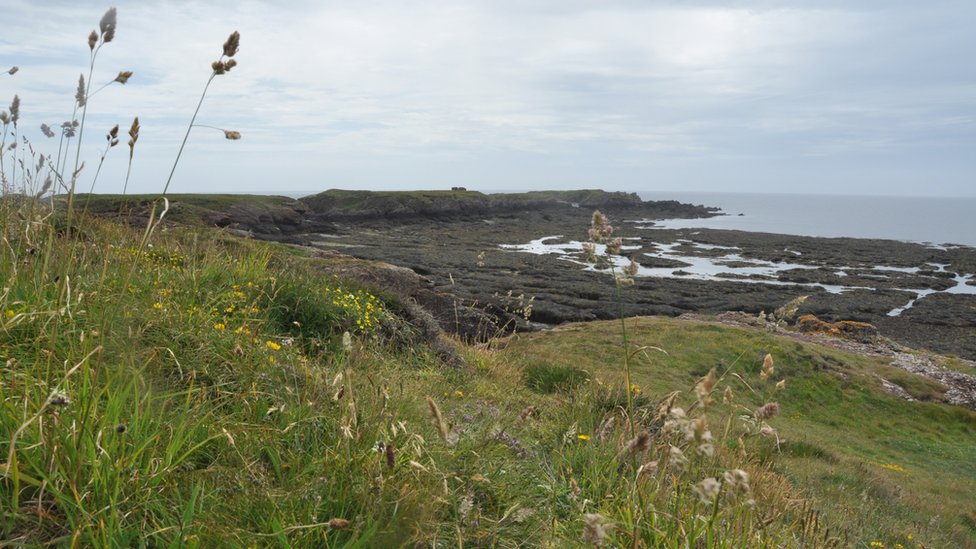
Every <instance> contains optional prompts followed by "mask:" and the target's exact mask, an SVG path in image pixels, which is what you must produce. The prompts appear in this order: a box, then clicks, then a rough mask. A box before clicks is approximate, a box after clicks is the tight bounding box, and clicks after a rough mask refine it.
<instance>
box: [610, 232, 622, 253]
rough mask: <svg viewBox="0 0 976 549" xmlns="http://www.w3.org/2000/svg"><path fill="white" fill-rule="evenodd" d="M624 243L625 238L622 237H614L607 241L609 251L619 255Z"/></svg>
mask: <svg viewBox="0 0 976 549" xmlns="http://www.w3.org/2000/svg"><path fill="white" fill-rule="evenodd" d="M623 245H624V240H623V239H622V238H620V237H619V236H618V237H614V238H611V239H610V240H608V241H607V253H608V254H613V255H617V254H619V253H620V249H621V248H622V247H623Z"/></svg>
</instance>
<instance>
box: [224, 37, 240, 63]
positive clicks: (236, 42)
mask: <svg viewBox="0 0 976 549" xmlns="http://www.w3.org/2000/svg"><path fill="white" fill-rule="evenodd" d="M240 46H241V33H239V32H237V31H234V32H232V33H230V36H228V37H227V41H226V42H224V55H226V56H227V57H234V54H235V53H237V50H238V49H240Z"/></svg>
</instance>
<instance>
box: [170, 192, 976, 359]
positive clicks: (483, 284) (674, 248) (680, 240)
mask: <svg viewBox="0 0 976 549" xmlns="http://www.w3.org/2000/svg"><path fill="white" fill-rule="evenodd" d="M175 202H176V204H175V206H176V208H175V209H176V210H177V213H181V212H180V208H183V212H182V213H184V214H186V213H187V212H188V211H191V212H192V214H193V216H195V217H196V218H199V219H200V220H202V221H203V222H204V223H205V224H208V225H217V226H221V227H226V228H227V229H228V230H231V231H233V232H234V233H236V234H240V235H246V236H252V237H256V238H261V239H267V240H274V241H279V242H283V243H288V244H295V245H303V246H309V247H313V248H317V249H320V250H326V251H330V252H333V253H341V254H345V255H349V256H353V257H356V258H360V259H366V260H372V261H382V262H385V263H390V264H393V265H396V266H399V267H405V268H408V269H410V270H412V271H414V272H415V273H417V274H418V275H420V277H421V279H422V280H423V284H424V285H425V292H429V293H428V294H425V296H426V297H425V298H424V299H425V300H426V301H427V302H429V303H435V302H436V303H439V307H440V308H441V309H450V310H454V312H451V311H448V310H442V311H440V313H438V312H437V311H434V315H435V317H438V320H439V321H440V322H441V324H443V325H444V328H445V329H447V330H448V331H454V332H457V333H461V334H462V335H464V336H467V337H470V338H477V337H483V336H484V335H492V334H491V333H490V332H491V331H493V330H497V329H500V326H503V325H505V324H506V323H508V324H511V323H513V322H519V323H520V324H521V325H522V327H523V328H532V327H539V326H547V325H555V324H560V323H565V322H573V321H586V320H595V319H609V318H616V317H618V316H619V315H621V314H622V315H625V316H639V315H666V316H679V315H682V314H686V313H703V314H718V313H722V312H725V311H741V312H745V313H748V314H757V313H759V312H761V311H767V312H769V311H773V310H775V309H776V308H778V307H780V306H782V305H783V304H784V303H786V302H788V301H790V300H791V299H794V298H796V297H798V296H801V295H808V296H809V299H807V300H806V302H805V303H804V304H803V306H802V307H801V308H800V310H799V311H798V315H803V314H814V315H816V316H817V317H819V318H822V319H824V320H826V321H832V322H833V321H839V320H855V321H861V322H868V323H871V324H873V325H875V326H876V327H877V328H878V329H879V331H880V333H881V335H883V336H886V337H889V338H891V339H893V340H895V341H897V342H899V343H902V344H905V345H908V346H911V347H914V348H922V349H928V350H931V351H935V352H939V353H943V354H952V355H957V356H959V357H962V358H967V359H976V285H974V284H976V282H974V280H973V276H972V275H973V274H976V248H969V247H952V246H950V247H934V246H926V245H922V244H916V243H908V242H900V241H892V240H871V239H854V238H815V237H802V236H789V235H778V234H768V233H751V232H742V231H727V230H710V229H674V230H671V229H657V228H654V225H653V222H654V220H659V219H668V218H694V217H707V216H711V215H714V214H715V212H716V210H717V209H716V208H707V207H705V206H693V205H687V204H679V203H677V202H673V201H665V202H643V201H641V200H640V198H638V197H637V196H636V195H633V194H626V193H604V192H602V191H570V192H544V193H521V194H513V195H483V194H481V193H473V192H466V191H461V192H438V191H432V192H414V193H370V192H366V191H355V192H353V191H327V192H325V193H321V194H319V195H314V196H312V197H306V198H303V199H300V200H290V199H284V198H282V197H275V198H274V200H273V201H271V200H269V201H265V202H261V203H239V202H233V203H231V204H230V205H229V206H227V205H224V206H223V207H220V208H217V207H213V206H210V205H209V203H208V206H207V207H204V206H201V205H200V202H199V201H197V202H194V201H193V200H183V201H182V203H181V201H179V200H177V201H175ZM594 208H600V209H601V210H602V211H603V212H604V213H605V214H607V215H608V216H609V217H610V220H611V221H612V222H613V223H614V225H615V227H616V231H615V233H614V236H620V237H622V238H623V239H624V243H625V251H624V254H625V255H632V256H634V257H636V258H637V261H638V262H640V263H641V264H642V265H643V266H644V269H642V275H646V276H638V277H637V278H636V283H635V284H633V285H631V286H628V287H625V288H622V289H621V290H620V299H619V300H618V299H617V296H616V289H615V286H614V284H613V283H612V279H611V277H610V275H609V274H608V273H607V272H600V271H598V270H594V269H593V268H591V267H588V266H586V265H584V264H582V263H581V261H580V259H581V257H580V254H579V253H578V245H579V244H578V242H579V241H581V240H585V238H586V230H587V228H588V226H589V222H590V215H591V213H592V211H593V209H594ZM544 237H551V238H548V239H546V240H541V239H543V238H544ZM574 247H575V248H574ZM433 295H442V296H451V297H449V298H445V299H440V300H433V299H431V296H433ZM529 299H532V303H531V305H532V306H531V316H530V317H529V318H530V322H525V321H524V319H523V320H519V317H520V313H523V312H524V310H523V309H524V305H525V304H526V303H527V301H528V300H529ZM448 302H450V303H451V305H450V306H445V303H448ZM455 303H457V304H458V307H454V304H455ZM458 310H464V311H467V313H464V314H458V313H457V312H456V311H458ZM469 313H470V314H469ZM476 313H477V314H476ZM486 314H487V316H488V317H490V318H492V319H494V321H493V322H486V321H485V318H486ZM462 317H468V320H465V319H464V318H462ZM451 323H454V324H456V325H454V326H452V325H450V324H451Z"/></svg>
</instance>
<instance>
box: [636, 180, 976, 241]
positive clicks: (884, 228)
mask: <svg viewBox="0 0 976 549" xmlns="http://www.w3.org/2000/svg"><path fill="white" fill-rule="evenodd" d="M638 194H639V195H640V197H641V198H642V199H644V200H677V201H679V202H686V203H691V204H701V205H704V206H716V207H719V208H721V210H722V213H723V214H724V215H720V216H717V217H712V218H707V219H671V220H665V221H661V222H658V223H656V224H657V225H660V226H661V227H662V228H674V229H679V228H705V229H726V230H738V231H749V232H766V233H776V234H789V235H799V236H816V237H828V238H835V237H850V238H879V239H889V240H901V241H909V242H921V243H929V244H934V245H947V244H957V245H964V246H976V198H972V197H908V196H862V195H826V194H824V195H814V194H811V195H806V194H775V193H768V194H760V193H709V192H662V191H648V192H639V193H638Z"/></svg>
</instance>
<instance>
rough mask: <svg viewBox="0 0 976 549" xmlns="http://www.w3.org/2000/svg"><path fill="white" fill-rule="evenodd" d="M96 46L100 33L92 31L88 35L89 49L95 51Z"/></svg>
mask: <svg viewBox="0 0 976 549" xmlns="http://www.w3.org/2000/svg"><path fill="white" fill-rule="evenodd" d="M96 44H98V32H96V31H94V30H92V31H91V34H89V35H88V49H90V50H94V49H95V45H96Z"/></svg>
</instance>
